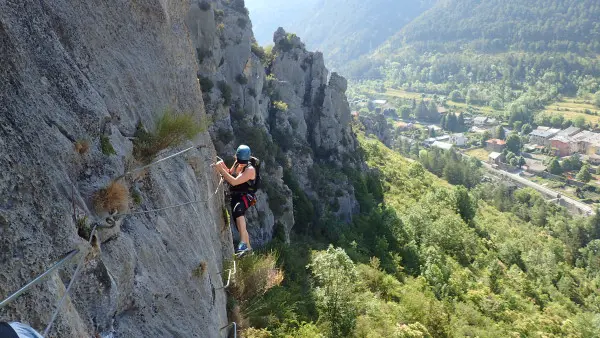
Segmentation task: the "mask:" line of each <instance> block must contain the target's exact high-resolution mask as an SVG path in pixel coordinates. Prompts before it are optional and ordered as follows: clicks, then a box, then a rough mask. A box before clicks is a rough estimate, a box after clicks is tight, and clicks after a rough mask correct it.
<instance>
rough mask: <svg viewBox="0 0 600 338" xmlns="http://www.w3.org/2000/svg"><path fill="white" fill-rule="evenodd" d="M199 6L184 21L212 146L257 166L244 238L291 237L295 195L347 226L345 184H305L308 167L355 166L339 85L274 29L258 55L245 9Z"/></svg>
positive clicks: (315, 58)
mask: <svg viewBox="0 0 600 338" xmlns="http://www.w3.org/2000/svg"><path fill="white" fill-rule="evenodd" d="M204 3H205V2H204ZM204 3H203V2H202V1H200V2H197V3H195V4H192V8H194V9H193V10H192V11H191V12H190V15H188V18H187V22H188V26H189V27H192V29H191V30H190V32H191V39H192V41H193V43H194V46H195V48H196V51H197V55H198V62H199V69H200V71H199V78H200V80H201V82H203V83H204V87H205V89H207V90H206V91H205V94H204V96H205V102H208V103H207V105H206V106H207V113H208V114H210V115H212V117H213V119H214V125H213V127H212V128H211V136H212V138H213V140H214V141H215V147H216V149H217V151H218V152H219V153H222V154H228V155H232V154H233V151H234V150H235V147H236V146H237V144H240V143H247V144H249V145H250V146H251V148H252V149H253V150H254V151H255V153H256V154H258V156H259V157H262V158H263V160H264V162H265V169H263V170H265V174H264V175H263V177H264V178H265V182H264V185H265V189H263V193H261V194H260V201H259V204H258V207H257V209H256V212H255V213H254V216H255V217H251V218H250V227H249V230H250V233H251V237H252V238H253V240H254V238H256V239H257V241H258V243H259V244H261V243H264V242H266V241H268V240H270V238H271V237H272V236H273V233H274V231H275V229H276V228H277V225H278V224H279V225H281V227H282V230H283V235H284V237H285V238H289V234H290V231H291V228H292V226H293V225H294V223H295V219H294V214H293V210H294V208H293V206H292V204H293V203H292V200H293V196H295V197H298V196H297V195H298V194H303V195H307V196H308V197H309V198H310V199H311V200H312V204H313V205H314V207H315V210H316V211H317V213H316V215H315V217H316V216H318V215H323V214H325V213H329V212H331V213H333V214H334V215H336V216H337V217H338V218H341V219H345V220H346V221H349V220H350V219H351V217H352V215H353V214H354V213H356V212H357V211H358V203H357V202H356V199H355V198H354V191H353V188H352V186H351V184H350V183H349V180H348V179H347V178H346V177H345V176H344V177H336V178H335V179H333V178H332V179H330V180H327V178H326V177H321V178H322V179H320V180H318V181H315V180H314V179H311V173H313V174H314V171H315V168H316V167H333V168H336V169H337V170H339V169H341V168H342V167H344V166H346V167H350V168H352V169H357V168H359V167H360V161H359V158H358V155H357V152H356V148H357V143H356V139H355V137H354V135H353V133H352V128H351V126H350V108H349V106H348V103H347V100H346V96H345V91H346V89H347V82H346V80H345V79H344V78H342V77H341V76H339V75H337V74H336V73H333V74H331V76H329V73H328V71H327V69H326V68H325V62H324V60H323V55H322V54H321V53H319V52H316V53H313V52H308V51H307V50H306V49H305V46H304V44H303V43H302V41H301V40H300V38H299V37H297V36H295V35H294V34H288V33H286V32H285V31H284V30H283V29H281V28H280V29H279V30H277V32H275V34H274V39H273V41H274V47H273V49H272V51H268V50H267V51H265V50H264V49H263V48H261V47H259V46H258V45H257V44H256V43H255V42H254V38H253V35H252V31H251V27H250V21H249V18H248V13H247V11H246V9H245V8H244V4H243V1H240V0H237V1H231V2H229V1H211V2H210V5H211V6H210V9H207V7H206V6H205V5H204ZM209 50H210V52H209ZM209 88H210V90H208V89H209ZM229 93H230V94H231V95H230V96H229ZM317 169H318V168H317ZM286 173H288V174H287V175H286ZM284 177H285V178H286V181H284V180H282V179H283V178H284ZM290 180H293V181H294V182H289V181H290ZM293 183H296V184H293ZM291 186H297V187H299V189H296V190H297V191H291V189H290V187H291ZM263 202H267V203H263Z"/></svg>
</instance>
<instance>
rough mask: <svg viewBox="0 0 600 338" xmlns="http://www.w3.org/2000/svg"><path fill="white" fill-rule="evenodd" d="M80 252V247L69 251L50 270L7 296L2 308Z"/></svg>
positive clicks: (0, 306) (0, 305) (1, 305)
mask: <svg viewBox="0 0 600 338" xmlns="http://www.w3.org/2000/svg"><path fill="white" fill-rule="evenodd" d="M78 253H79V249H75V250H73V251H71V252H69V253H68V254H67V255H66V256H65V257H64V258H62V259H61V260H59V261H58V262H56V263H54V265H52V266H51V267H50V268H49V269H48V270H46V271H44V272H43V273H42V274H41V275H39V276H37V277H36V278H35V279H34V280H32V281H31V282H29V283H27V284H26V285H25V286H23V287H22V288H20V289H19V290H18V291H16V292H15V293H13V294H12V295H10V296H9V297H8V298H6V299H5V300H3V301H2V303H0V309H1V308H3V307H4V306H6V305H8V304H9V303H10V302H12V301H13V300H15V299H16V298H17V297H19V296H20V295H22V294H23V293H25V292H27V291H28V290H29V289H31V288H32V287H33V286H35V285H37V284H39V283H40V282H42V281H43V280H44V279H46V278H47V277H48V276H50V274H51V273H52V272H54V271H56V270H57V269H59V268H60V267H62V266H63V265H64V264H66V263H67V262H69V261H70V260H71V259H72V258H73V257H75V256H76V255H77V254H78Z"/></svg>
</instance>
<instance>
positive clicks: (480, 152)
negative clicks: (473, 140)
mask: <svg viewBox="0 0 600 338" xmlns="http://www.w3.org/2000/svg"><path fill="white" fill-rule="evenodd" d="M465 154H467V155H469V156H471V157H475V158H476V159H478V160H480V161H484V162H487V160H488V156H489V154H490V152H489V151H487V150H485V149H483V148H479V149H472V150H469V151H467V152H465Z"/></svg>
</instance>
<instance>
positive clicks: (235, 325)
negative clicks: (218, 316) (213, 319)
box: [219, 322, 237, 338]
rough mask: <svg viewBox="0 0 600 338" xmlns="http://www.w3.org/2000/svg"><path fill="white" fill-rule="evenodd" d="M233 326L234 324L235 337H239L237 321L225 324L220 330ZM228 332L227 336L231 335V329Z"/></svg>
mask: <svg viewBox="0 0 600 338" xmlns="http://www.w3.org/2000/svg"><path fill="white" fill-rule="evenodd" d="M232 326H233V338H237V324H236V323H235V322H231V323H230V324H229V325H227V326H223V327H222V328H221V329H220V330H219V331H223V330H225V329H228V328H230V327H232ZM227 333H228V335H227V336H229V331H227Z"/></svg>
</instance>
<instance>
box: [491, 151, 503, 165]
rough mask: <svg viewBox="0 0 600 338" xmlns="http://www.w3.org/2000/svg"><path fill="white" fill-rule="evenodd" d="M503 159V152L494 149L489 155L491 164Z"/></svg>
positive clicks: (498, 162)
mask: <svg viewBox="0 0 600 338" xmlns="http://www.w3.org/2000/svg"><path fill="white" fill-rule="evenodd" d="M501 159H502V153H497V152H495V151H493V152H491V153H490V154H489V155H488V163H490V164H500V160H501Z"/></svg>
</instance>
